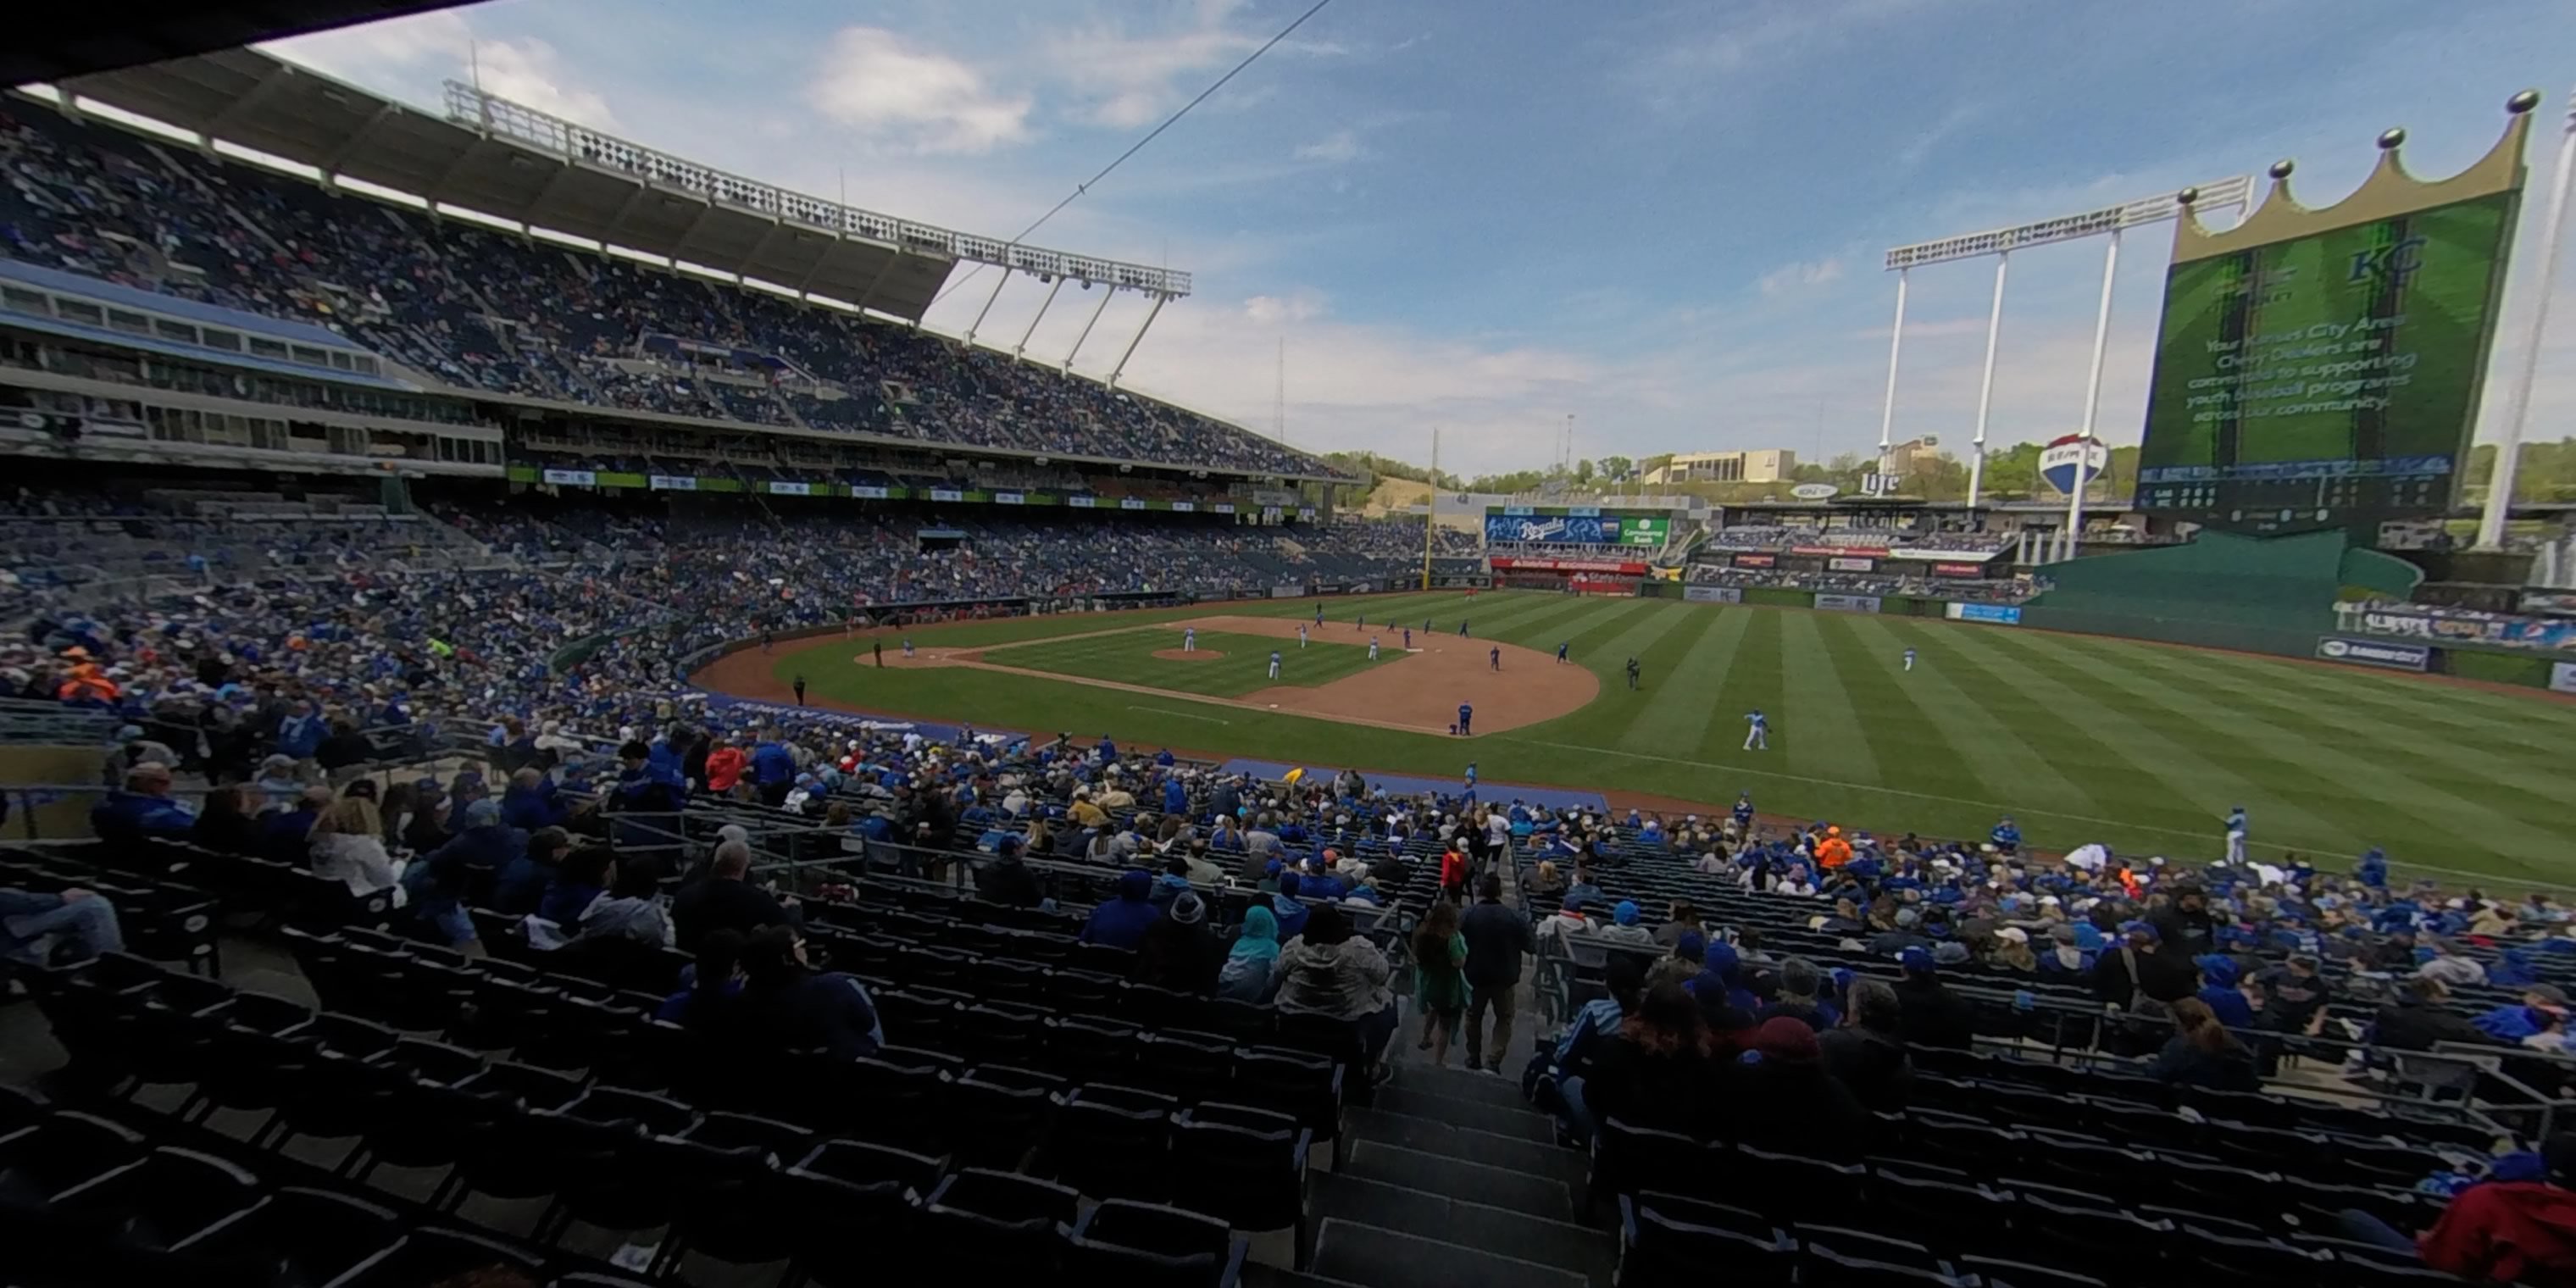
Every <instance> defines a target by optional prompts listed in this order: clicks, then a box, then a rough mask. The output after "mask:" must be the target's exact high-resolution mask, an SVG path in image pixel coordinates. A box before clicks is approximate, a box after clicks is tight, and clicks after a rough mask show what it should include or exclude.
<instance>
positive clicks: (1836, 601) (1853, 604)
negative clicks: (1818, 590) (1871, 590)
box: [1816, 595, 1878, 613]
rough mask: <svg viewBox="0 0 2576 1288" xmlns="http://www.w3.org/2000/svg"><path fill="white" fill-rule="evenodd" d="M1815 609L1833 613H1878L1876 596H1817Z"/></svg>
mask: <svg viewBox="0 0 2576 1288" xmlns="http://www.w3.org/2000/svg"><path fill="white" fill-rule="evenodd" d="M1816 607H1818V608H1821V609H1824V610H1825V611H1827V612H1833V613H1875V612H1877V611H1878V596H1876V595H1818V596H1816Z"/></svg>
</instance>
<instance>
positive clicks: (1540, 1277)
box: [1314, 1220, 1592, 1288]
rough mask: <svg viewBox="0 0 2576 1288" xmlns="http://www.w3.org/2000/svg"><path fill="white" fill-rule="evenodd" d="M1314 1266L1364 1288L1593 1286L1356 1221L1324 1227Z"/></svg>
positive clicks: (1572, 1275)
mask: <svg viewBox="0 0 2576 1288" xmlns="http://www.w3.org/2000/svg"><path fill="white" fill-rule="evenodd" d="M1314 1264H1315V1273H1316V1274H1319V1275H1323V1276H1324V1277H1326V1278H1328V1279H1341V1280H1347V1281H1349V1282H1350V1283H1353V1284H1357V1285H1359V1286H1360V1288H1592V1281H1591V1280H1590V1279H1588V1278H1586V1277H1584V1276H1583V1275H1581V1274H1578V1273H1576V1272H1575V1271H1572V1270H1560V1269H1558V1268H1556V1267H1554V1266H1542V1265H1539V1264H1538V1263H1536V1262H1533V1261H1522V1260H1519V1259H1518V1258H1514V1257H1505V1256H1498V1255H1496V1254H1494V1253H1491V1252H1484V1251H1481V1250H1479V1249H1476V1248H1470V1247H1467V1246H1465V1245H1463V1244H1456V1243H1448V1242H1444V1241H1442V1240H1439V1239H1425V1238H1422V1237H1420V1236H1417V1235H1410V1234H1398V1233H1396V1232H1395V1231H1393V1230H1384V1229H1380V1228H1378V1227H1376V1226H1373V1225H1361V1224H1359V1223H1357V1222H1352V1221H1334V1220H1327V1221H1325V1222H1324V1223H1323V1225H1322V1227H1321V1228H1320V1229H1319V1230H1318V1232H1317V1233H1316V1235H1315V1263H1314Z"/></svg>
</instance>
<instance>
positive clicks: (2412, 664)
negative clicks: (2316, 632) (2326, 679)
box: [2317, 635, 2433, 671]
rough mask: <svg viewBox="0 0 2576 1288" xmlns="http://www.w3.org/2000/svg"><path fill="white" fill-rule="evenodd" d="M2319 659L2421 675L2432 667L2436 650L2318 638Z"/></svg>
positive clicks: (2424, 647)
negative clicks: (2415, 672) (2417, 672)
mask: <svg viewBox="0 0 2576 1288" xmlns="http://www.w3.org/2000/svg"><path fill="white" fill-rule="evenodd" d="M2317 656H2318V657H2321V658H2324V659H2325V660H2327V661H2329V662H2348V663H2350V664H2352V665H2354V666H2377V667H2385V668H2387V669H2388V670H2391V671H2421V670H2425V669H2426V668H2429V667H2430V666H2432V665H2433V650H2432V649H2431V648H2430V647H2428V646H2426V645H2422V644H2392V643H2389V642H2388V641H2387V640H2357V639H2352V638H2350V637H2348V636H2343V635H2320V636H2318V637H2317Z"/></svg>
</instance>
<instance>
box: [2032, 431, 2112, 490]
mask: <svg viewBox="0 0 2576 1288" xmlns="http://www.w3.org/2000/svg"><path fill="white" fill-rule="evenodd" d="M2110 464H2111V449H2110V448H2108V447H2105V446H2103V445H2102V440H2101V439H2098V438H2092V439H2088V438H2086V437H2084V436H2083V435H2082V434H2068V435H2067V436H2066V437H2064V438H2060V439H2057V440H2055V441H2053V442H2051V443H2049V444H2048V445H2047V446H2046V447H2042V448H2040V449H2039V476H2040V477H2041V478H2043V479H2046V480H2047V481H2048V485H2049V486H2050V487H2053V488H2056V489H2057V490H2058V491H2059V492H2073V491H2074V490H2075V488H2076V471H2077V470H2079V469H2081V470H2082V471H2083V472H2084V474H2083V480H2084V482H2086V483H2090V482H2092V481H2093V480H2094V478H2095V477H2097V476H2099V475H2100V474H2101V473H2102V471H2103V470H2104V469H2105V468H2107V467H2108V466H2109V465H2110Z"/></svg>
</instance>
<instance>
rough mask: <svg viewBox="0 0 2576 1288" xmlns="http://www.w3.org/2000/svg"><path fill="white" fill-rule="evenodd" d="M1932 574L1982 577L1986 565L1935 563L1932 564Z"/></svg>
mask: <svg viewBox="0 0 2576 1288" xmlns="http://www.w3.org/2000/svg"><path fill="white" fill-rule="evenodd" d="M1932 575H1933V576H1935V577H1983V576H1985V575H1986V566H1985V565H1984V564H1963V563H1936V564H1934V565H1932Z"/></svg>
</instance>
